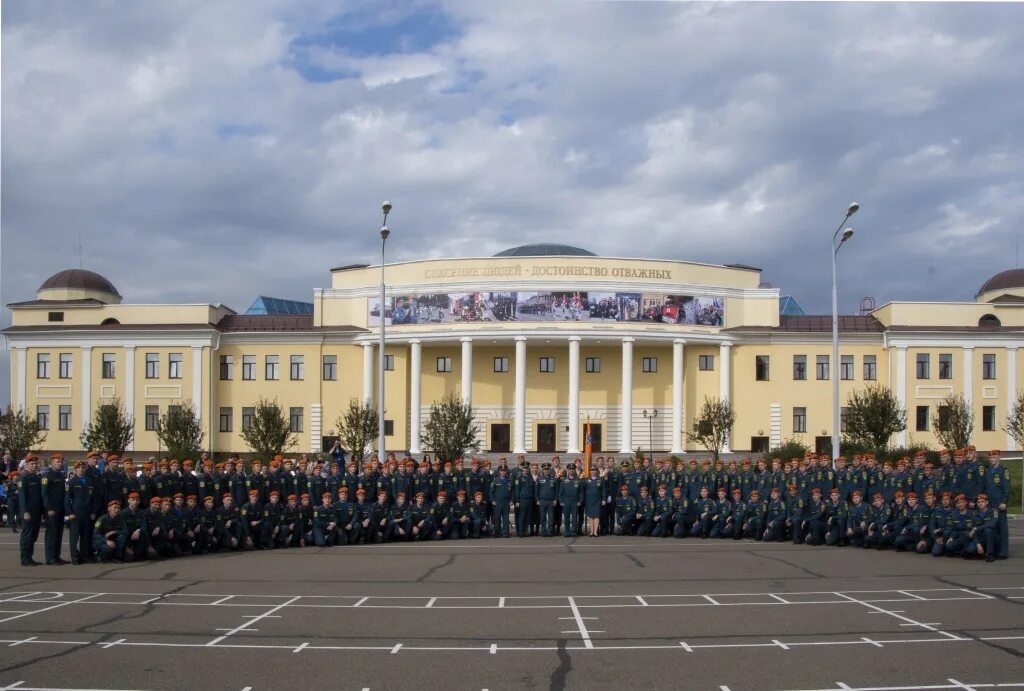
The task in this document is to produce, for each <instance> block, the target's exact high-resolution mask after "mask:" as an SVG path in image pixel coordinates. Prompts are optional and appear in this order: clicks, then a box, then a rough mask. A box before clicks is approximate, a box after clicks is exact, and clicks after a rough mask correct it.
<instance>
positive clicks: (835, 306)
mask: <svg viewBox="0 0 1024 691" xmlns="http://www.w3.org/2000/svg"><path fill="white" fill-rule="evenodd" d="M858 209H860V204H858V203H857V202H852V203H851V204H850V205H849V206H848V207H846V216H844V217H843V222H842V223H840V224H839V227H838V228H836V232H834V233H832V372H831V375H832V459H833V460H835V459H836V458H838V457H839V376H840V373H841V372H842V368H841V367H840V365H839V284H838V281H837V278H836V255H838V254H839V248H841V247H842V246H843V244H844V243H845V242H846V241H847V240H849V239H850V238H852V237H853V228H849V227H847V228H846V229H845V230H844V229H843V226H844V225H846V222H847V221H848V220H849V218H850V216H853V215H854V214H855V213H857V210H858ZM840 231H842V235H840V234H839V232H840Z"/></svg>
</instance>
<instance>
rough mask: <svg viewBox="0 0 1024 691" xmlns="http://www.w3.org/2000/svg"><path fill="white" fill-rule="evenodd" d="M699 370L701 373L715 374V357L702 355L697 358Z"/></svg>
mask: <svg viewBox="0 0 1024 691" xmlns="http://www.w3.org/2000/svg"><path fill="white" fill-rule="evenodd" d="M697 369H699V370H700V371H701V372H713V371H714V370H715V356H714V355H701V356H700V357H698V358H697Z"/></svg>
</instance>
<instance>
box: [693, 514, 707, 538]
mask: <svg viewBox="0 0 1024 691" xmlns="http://www.w3.org/2000/svg"><path fill="white" fill-rule="evenodd" d="M690 535H692V536H694V537H697V536H700V537H708V536H709V535H711V516H710V515H706V516H698V517H697V520H695V521H694V522H693V526H691V527H690Z"/></svg>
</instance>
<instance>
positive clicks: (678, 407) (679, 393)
mask: <svg viewBox="0 0 1024 691" xmlns="http://www.w3.org/2000/svg"><path fill="white" fill-rule="evenodd" d="M685 345H686V340H685V339H682V338H677V339H675V340H674V341H672V453H683V449H684V444H683V346H685Z"/></svg>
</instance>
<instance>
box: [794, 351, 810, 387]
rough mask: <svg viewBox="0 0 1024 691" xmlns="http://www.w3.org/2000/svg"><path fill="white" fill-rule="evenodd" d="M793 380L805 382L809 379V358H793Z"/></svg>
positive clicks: (803, 356)
mask: <svg viewBox="0 0 1024 691" xmlns="http://www.w3.org/2000/svg"><path fill="white" fill-rule="evenodd" d="M793 379H795V380H798V381H804V380H806V379H807V356H806V355H794V356H793Z"/></svg>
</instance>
